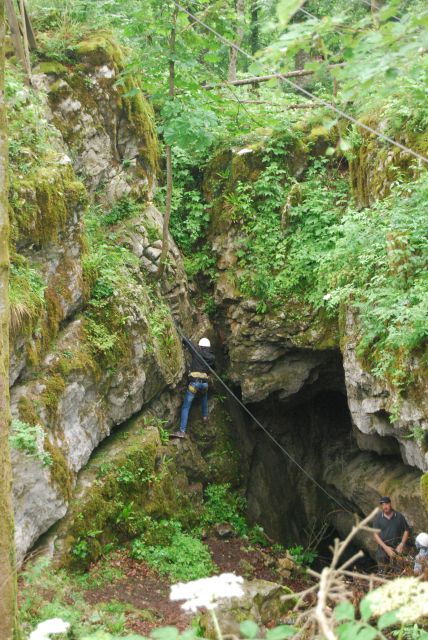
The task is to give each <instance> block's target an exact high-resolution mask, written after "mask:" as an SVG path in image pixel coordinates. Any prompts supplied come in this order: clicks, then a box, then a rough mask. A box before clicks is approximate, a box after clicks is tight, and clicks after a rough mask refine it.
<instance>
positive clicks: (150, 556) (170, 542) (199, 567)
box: [131, 521, 214, 580]
mask: <svg viewBox="0 0 428 640" xmlns="http://www.w3.org/2000/svg"><path fill="white" fill-rule="evenodd" d="M180 529H181V527H180V525H179V523H175V526H172V525H171V521H170V523H169V524H167V523H165V524H164V525H162V524H161V523H159V529H158V530H159V533H160V534H161V537H160V541H159V543H157V544H147V543H146V541H145V539H137V540H134V542H133V543H132V551H131V555H132V557H134V558H136V559H137V560H145V561H146V562H148V564H149V565H150V566H151V567H153V568H154V569H156V570H157V571H159V573H160V574H161V575H168V576H170V577H171V578H172V579H173V580H196V579H198V578H203V577H205V576H208V575H210V574H211V573H213V571H214V565H213V562H212V559H211V556H210V553H209V550H208V548H207V547H206V546H205V545H204V544H203V543H202V542H201V541H200V540H198V539H197V538H195V537H193V536H191V535H189V534H187V533H183V532H181V530H180ZM165 536H166V537H165ZM162 540H164V541H165V540H166V543H165V544H162V542H161V541H162Z"/></svg>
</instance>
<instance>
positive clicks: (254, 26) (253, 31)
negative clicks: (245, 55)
mask: <svg viewBox="0 0 428 640" xmlns="http://www.w3.org/2000/svg"><path fill="white" fill-rule="evenodd" d="M259 36H260V31H259V0H251V27H250V46H251V55H253V56H254V55H255V54H256V53H257V51H258V50H259Z"/></svg>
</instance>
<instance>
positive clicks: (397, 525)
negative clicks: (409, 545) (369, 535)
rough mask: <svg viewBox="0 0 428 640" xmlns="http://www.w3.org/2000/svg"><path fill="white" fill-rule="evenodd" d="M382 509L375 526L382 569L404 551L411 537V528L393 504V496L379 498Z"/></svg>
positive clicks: (379, 561)
mask: <svg viewBox="0 0 428 640" xmlns="http://www.w3.org/2000/svg"><path fill="white" fill-rule="evenodd" d="M379 505H380V509H381V511H379V513H378V514H377V515H376V516H375V517H374V520H373V528H374V529H380V531H379V532H377V531H376V532H375V533H374V539H375V541H376V542H377V545H378V547H377V551H376V561H377V564H378V567H379V569H380V570H383V569H384V568H385V565H390V564H391V563H392V562H393V561H394V558H396V556H397V554H400V553H403V551H404V549H405V546H406V542H407V540H408V538H409V534H410V529H409V525H408V524H407V521H406V518H405V517H404V516H403V514H402V513H400V512H399V511H395V509H393V508H392V505H391V498H389V497H388V496H384V497H383V498H381V499H380V500H379Z"/></svg>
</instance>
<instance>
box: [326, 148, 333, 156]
mask: <svg viewBox="0 0 428 640" xmlns="http://www.w3.org/2000/svg"><path fill="white" fill-rule="evenodd" d="M334 152H335V148H334V147H328V149H327V150H326V152H325V155H326V156H332V155H334Z"/></svg>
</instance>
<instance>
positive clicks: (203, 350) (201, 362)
mask: <svg viewBox="0 0 428 640" xmlns="http://www.w3.org/2000/svg"><path fill="white" fill-rule="evenodd" d="M183 343H184V345H185V346H186V347H187V348H188V349H189V351H190V353H191V354H192V364H191V366H190V373H189V385H188V387H187V390H186V395H185V396H184V402H183V406H182V408H181V420H180V430H179V431H176V432H175V433H173V434H172V436H173V437H174V438H185V437H186V429H187V422H188V419H189V412H190V407H191V406H192V402H193V400H194V399H195V397H196V396H197V395H198V394H200V396H201V406H202V419H203V420H204V421H205V422H206V421H207V420H208V373H209V370H210V368H211V369H212V368H213V367H214V365H215V356H214V354H213V352H212V351H211V343H210V341H209V340H208V338H201V339H200V340H199V342H198V344H197V345H195V344H194V343H193V342H191V341H190V340H188V339H187V338H183Z"/></svg>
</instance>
